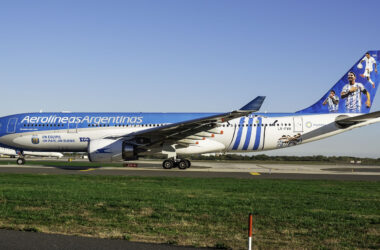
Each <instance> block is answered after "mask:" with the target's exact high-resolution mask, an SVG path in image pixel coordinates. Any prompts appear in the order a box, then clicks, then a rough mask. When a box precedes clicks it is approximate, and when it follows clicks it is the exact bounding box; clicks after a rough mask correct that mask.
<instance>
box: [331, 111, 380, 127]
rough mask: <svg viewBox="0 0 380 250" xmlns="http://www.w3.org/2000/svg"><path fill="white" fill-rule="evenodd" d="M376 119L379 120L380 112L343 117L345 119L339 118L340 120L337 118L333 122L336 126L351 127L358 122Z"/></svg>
mask: <svg viewBox="0 0 380 250" xmlns="http://www.w3.org/2000/svg"><path fill="white" fill-rule="evenodd" d="M376 118H380V111H376V112H373V113H368V114H364V115H358V116H354V117H345V118H340V119H339V117H338V118H337V120H336V121H335V122H336V124H338V125H340V126H344V127H347V126H351V125H354V124H357V123H360V122H366V121H369V120H372V119H376Z"/></svg>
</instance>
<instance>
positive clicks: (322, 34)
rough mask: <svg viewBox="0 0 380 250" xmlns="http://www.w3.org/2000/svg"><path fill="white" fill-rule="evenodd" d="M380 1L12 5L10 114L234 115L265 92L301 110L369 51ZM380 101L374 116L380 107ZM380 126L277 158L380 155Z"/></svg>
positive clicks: (5, 98)
mask: <svg viewBox="0 0 380 250" xmlns="http://www.w3.org/2000/svg"><path fill="white" fill-rule="evenodd" d="M379 7H380V2H379V1H375V0H373V1H371V0H370V1H366V4H363V3H362V2H360V1H331V0H330V1H324V0H322V1H223V0H215V1H204V0H202V1H201V0H199V1H196V0H192V1H178V0H173V1H157V0H155V1H141V0H139V1H112V0H110V1H8V2H2V3H1V7H0V34H1V35H0V37H1V40H0V83H1V92H2V95H1V103H2V104H3V105H1V106H0V114H1V115H8V114H13V113H22V112H34V111H39V110H43V111H63V110H66V111H67V110H70V111H78V112H79V111H120V112H123V111H135V112H140V111H141V112H145V111H147V112H148V111H152V112H155V111H157V112H182V111H183V112H192V111H194V112H200V111H204V112H208V111H210V112H214V111H215V112H219V111H220V112H225V111H230V110H233V109H236V108H239V107H241V106H242V105H244V104H246V103H247V102H248V101H250V100H251V99H252V98H254V97H255V96H257V95H265V96H267V99H266V102H265V104H264V105H263V108H262V111H268V112H293V111H296V110H299V109H302V108H305V107H307V106H309V105H310V104H312V103H314V102H315V101H317V100H319V98H321V96H322V95H323V94H324V93H325V92H326V91H327V90H328V89H329V88H330V87H331V86H332V85H333V84H335V82H336V81H337V80H338V79H339V78H340V77H341V76H342V75H343V74H344V73H345V72H346V71H347V70H348V69H349V68H350V67H351V66H352V65H353V64H354V62H355V61H356V60H358V59H359V58H360V57H361V56H362V55H363V54H364V53H365V51H367V50H370V49H380V34H379V32H378V31H379V30H380V28H379V22H378V20H379V18H378V17H377V11H375V10H378V9H379ZM378 99H379V97H378V98H376V99H375V100H374V103H373V107H372V110H373V111H375V110H380V101H379V100H378ZM379 130H380V124H376V125H372V126H368V127H365V128H361V129H357V130H353V131H350V132H348V133H345V134H342V135H339V136H336V137H333V138H330V139H326V140H322V141H319V142H315V143H311V144H306V145H303V146H299V147H295V148H291V149H286V150H277V151H272V152H268V153H270V154H276V155H283V154H292V155H310V154H327V155H356V156H370V157H376V158H377V157H380V152H379V150H378V149H379V148H380V142H379V141H378V138H380V136H379V135H380V132H379Z"/></svg>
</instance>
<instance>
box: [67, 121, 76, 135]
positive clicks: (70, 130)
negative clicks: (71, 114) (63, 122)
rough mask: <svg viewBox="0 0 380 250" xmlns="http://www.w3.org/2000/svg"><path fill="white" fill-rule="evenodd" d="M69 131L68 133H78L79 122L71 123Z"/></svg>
mask: <svg viewBox="0 0 380 250" xmlns="http://www.w3.org/2000/svg"><path fill="white" fill-rule="evenodd" d="M67 132H68V133H77V132H78V123H69V124H68V129H67Z"/></svg>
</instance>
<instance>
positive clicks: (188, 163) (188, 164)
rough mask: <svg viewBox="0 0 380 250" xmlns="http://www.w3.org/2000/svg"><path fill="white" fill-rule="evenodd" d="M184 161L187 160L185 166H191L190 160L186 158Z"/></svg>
mask: <svg viewBox="0 0 380 250" xmlns="http://www.w3.org/2000/svg"><path fill="white" fill-rule="evenodd" d="M185 161H186V162H187V168H189V167H191V161H189V160H187V159H186V160H185Z"/></svg>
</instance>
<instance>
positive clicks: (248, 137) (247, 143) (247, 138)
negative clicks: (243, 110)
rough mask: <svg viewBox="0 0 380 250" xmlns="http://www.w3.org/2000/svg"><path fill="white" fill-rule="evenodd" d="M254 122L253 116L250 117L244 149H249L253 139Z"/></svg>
mask: <svg viewBox="0 0 380 250" xmlns="http://www.w3.org/2000/svg"><path fill="white" fill-rule="evenodd" d="M252 122H253V118H249V120H248V129H247V136H246V137H245V142H244V146H243V150H247V149H248V146H249V141H250V140H251V136H252Z"/></svg>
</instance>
